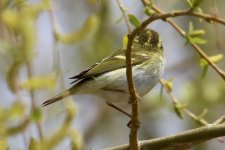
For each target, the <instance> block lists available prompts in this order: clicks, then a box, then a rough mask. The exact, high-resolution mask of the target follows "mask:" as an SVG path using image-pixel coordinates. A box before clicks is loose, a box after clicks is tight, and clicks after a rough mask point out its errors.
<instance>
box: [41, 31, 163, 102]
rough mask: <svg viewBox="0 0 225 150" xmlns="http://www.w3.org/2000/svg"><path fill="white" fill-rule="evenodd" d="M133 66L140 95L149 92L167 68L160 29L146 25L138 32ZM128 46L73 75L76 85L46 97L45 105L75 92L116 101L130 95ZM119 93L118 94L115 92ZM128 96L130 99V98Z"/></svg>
mask: <svg viewBox="0 0 225 150" xmlns="http://www.w3.org/2000/svg"><path fill="white" fill-rule="evenodd" d="M131 59H132V66H133V78H134V82H135V86H136V89H137V91H138V92H139V95H140V96H143V95H145V94H146V93H147V92H149V91H150V90H151V89H152V88H153V87H154V86H155V84H156V83H157V82H158V80H159V79H160V77H161V76H162V74H163V72H164V63H165V59H164V56H163V47H162V42H161V39H160V37H159V35H158V33H157V32H155V31H153V30H151V29H144V30H143V31H141V32H140V33H139V34H138V35H136V36H135V38H134V41H133V46H132V53H131ZM125 70H126V57H125V50H124V49H119V50H117V51H116V52H115V53H113V54H112V55H110V56H108V57H106V58H105V59H103V60H101V61H100V62H98V63H96V64H94V65H92V66H91V67H90V68H88V69H86V70H84V71H82V72H81V73H80V74H78V75H75V76H73V77H71V78H70V79H74V81H73V82H72V83H75V85H74V86H73V87H71V88H70V89H68V90H66V91H64V92H62V93H61V94H59V95H57V96H55V97H53V98H51V99H49V100H47V101H45V102H44V103H43V104H42V105H43V106H46V105H49V104H51V103H54V102H56V101H59V100H61V99H63V98H65V97H67V96H70V95H74V94H94V95H97V96H100V97H103V98H105V99H106V101H111V100H112V101H114V99H119V101H121V100H122V101H123V99H124V98H128V95H129V94H128V90H127V81H126V71H125ZM115 95H117V96H115ZM127 100H128V99H127Z"/></svg>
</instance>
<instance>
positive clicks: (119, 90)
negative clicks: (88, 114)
mask: <svg viewBox="0 0 225 150" xmlns="http://www.w3.org/2000/svg"><path fill="white" fill-rule="evenodd" d="M157 65H158V66H155V67H154V68H153V67H151V68H143V67H142V66H140V65H139V66H135V67H133V79H134V83H135V88H136V91H137V92H138V94H139V96H141V97H142V96H144V95H145V94H147V93H148V92H149V91H150V90H151V89H152V88H153V87H154V86H155V85H156V84H157V83H158V81H159V79H160V78H161V76H162V75H163V73H164V62H163V61H160V63H158V64H157ZM90 84H94V86H93V85H92V86H90ZM85 87H86V90H88V89H89V87H94V88H93V89H89V90H88V91H91V93H92V94H95V95H97V96H100V97H103V98H104V99H105V100H106V101H108V102H111V103H114V102H127V101H128V100H129V92H128V88H127V78H126V69H125V68H123V69H117V70H115V71H111V72H109V73H105V74H104V75H102V76H100V77H97V78H95V79H94V80H92V81H90V83H89V84H87V85H86V86H85Z"/></svg>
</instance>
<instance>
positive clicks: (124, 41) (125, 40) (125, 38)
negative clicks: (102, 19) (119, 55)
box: [123, 35, 128, 49]
mask: <svg viewBox="0 0 225 150" xmlns="http://www.w3.org/2000/svg"><path fill="white" fill-rule="evenodd" d="M127 43H128V37H127V35H124V36H123V48H124V49H126V48H127Z"/></svg>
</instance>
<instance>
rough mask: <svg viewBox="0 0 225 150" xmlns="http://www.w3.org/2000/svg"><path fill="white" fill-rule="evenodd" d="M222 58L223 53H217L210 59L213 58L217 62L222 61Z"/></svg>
mask: <svg viewBox="0 0 225 150" xmlns="http://www.w3.org/2000/svg"><path fill="white" fill-rule="evenodd" d="M222 59H223V54H217V55H214V56H210V57H209V60H211V61H212V62H214V63H217V62H219V61H221V60H222Z"/></svg>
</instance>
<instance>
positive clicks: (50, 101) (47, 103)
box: [42, 89, 72, 107]
mask: <svg viewBox="0 0 225 150" xmlns="http://www.w3.org/2000/svg"><path fill="white" fill-rule="evenodd" d="M71 94H72V93H71V91H70V89H68V90H66V91H64V92H62V93H60V94H58V95H56V96H55V97H53V98H51V99H49V100H47V101H45V102H44V103H42V107H44V106H47V105H50V104H52V103H55V102H57V101H60V100H61V99H63V98H66V97H68V96H70V95H71Z"/></svg>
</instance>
